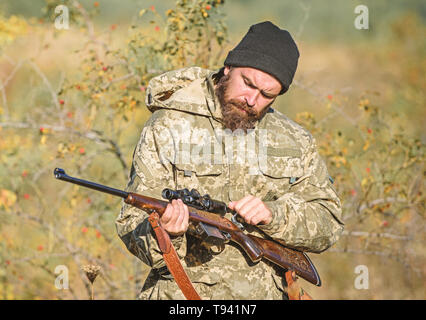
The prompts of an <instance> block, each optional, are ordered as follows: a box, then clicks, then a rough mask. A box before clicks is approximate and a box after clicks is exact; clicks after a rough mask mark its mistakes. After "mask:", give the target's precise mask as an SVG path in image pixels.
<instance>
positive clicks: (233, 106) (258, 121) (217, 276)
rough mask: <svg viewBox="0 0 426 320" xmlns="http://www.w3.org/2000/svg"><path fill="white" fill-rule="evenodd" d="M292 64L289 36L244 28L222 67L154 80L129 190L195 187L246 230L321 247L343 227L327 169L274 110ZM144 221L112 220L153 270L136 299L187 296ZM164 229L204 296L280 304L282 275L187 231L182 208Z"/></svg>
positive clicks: (263, 27) (134, 213)
mask: <svg viewBox="0 0 426 320" xmlns="http://www.w3.org/2000/svg"><path fill="white" fill-rule="evenodd" d="M298 58H299V52H298V49H297V46H296V44H295V42H294V41H293V39H292V37H291V35H290V34H289V33H288V32H287V31H285V30H281V29H280V28H278V27H277V26H275V25H274V24H272V23H271V22H263V23H259V24H256V25H253V26H251V27H250V29H249V31H248V33H247V34H246V35H245V37H244V38H243V39H242V41H241V42H240V43H239V44H238V45H237V46H236V48H235V49H234V50H232V51H230V52H229V54H228V56H227V58H226V60H225V62H224V67H223V68H222V69H220V70H219V71H217V72H214V71H209V70H204V69H201V68H196V67H192V68H185V69H181V70H177V71H171V72H167V73H165V74H163V75H160V76H158V77H156V78H153V79H152V80H151V81H150V83H149V86H148V89H147V98H146V103H147V107H148V108H149V110H150V111H151V112H152V113H153V114H152V116H151V118H150V119H149V120H148V121H147V123H146V124H145V126H144V128H143V131H142V134H141V138H140V141H139V143H138V145H137V147H136V149H135V153H134V157H133V166H132V170H131V173H130V181H129V184H128V188H127V190H128V191H132V192H137V193H141V194H144V195H147V196H151V197H156V198H161V192H162V190H163V189H164V188H172V189H183V188H188V189H192V188H195V189H197V190H198V191H199V192H200V193H201V194H209V195H210V196H211V197H212V198H213V199H216V200H220V201H224V202H226V203H227V204H228V205H229V207H230V208H231V209H233V210H235V211H236V212H237V213H238V214H239V215H240V220H242V221H244V223H245V226H246V227H247V232H250V233H252V234H254V235H258V236H262V233H266V234H268V235H270V236H273V237H274V238H280V239H283V240H284V241H285V242H286V243H287V244H288V245H290V246H292V247H295V248H300V249H303V250H306V251H311V252H322V251H324V250H326V249H327V248H329V247H330V246H331V245H332V244H333V243H334V242H336V241H337V239H338V237H339V236H340V234H341V232H342V230H343V223H342V222H341V220H340V217H341V205H340V201H339V199H338V197H337V195H336V192H335V190H334V188H333V186H332V182H331V181H332V180H331V178H330V176H329V175H328V172H327V168H326V166H325V163H324V161H323V160H322V159H321V158H320V156H319V155H318V152H317V150H316V143H315V140H314V138H313V137H312V136H311V134H310V133H309V132H308V131H306V130H305V129H303V128H302V127H300V126H299V125H297V124H296V123H295V122H293V121H291V120H290V119H288V118H287V117H285V116H284V115H283V114H281V113H279V112H277V111H275V110H274V109H272V108H271V105H272V103H273V102H274V101H275V99H276V97H277V96H278V95H280V94H283V93H285V92H286V91H287V90H288V89H289V86H290V84H291V82H292V79H293V76H294V73H295V71H296V68H297V61H298ZM241 146H245V148H241ZM241 150H242V151H241ZM242 158H244V159H243V160H241V159H242ZM147 216H148V215H147V214H146V213H145V212H143V211H141V210H138V209H136V208H133V207H131V206H129V205H126V204H124V205H123V208H122V211H121V213H120V216H119V217H118V219H117V221H116V225H117V230H118V234H119V235H120V237H121V239H122V240H123V241H124V243H125V244H126V246H127V248H128V249H129V250H130V251H131V252H132V253H133V254H134V255H136V256H137V257H138V258H140V259H141V260H142V261H143V262H144V263H145V264H147V265H148V266H149V267H151V272H150V273H149V275H148V278H147V280H146V282H145V285H144V287H143V289H142V293H141V296H140V297H141V298H143V299H184V296H183V295H182V292H181V291H180V289H179V288H178V286H177V285H176V282H175V281H174V280H173V278H172V277H171V276H170V273H169V272H168V270H167V267H165V263H164V260H163V259H162V255H161V251H160V249H159V247H158V244H157V242H156V239H155V235H154V232H153V230H152V228H151V226H150V224H149V222H148V221H147ZM226 217H228V218H229V216H226ZM160 222H161V225H162V227H163V228H164V229H165V230H166V231H167V232H168V233H169V235H170V236H171V239H172V243H173V245H174V247H175V248H176V250H177V253H178V255H179V257H180V259H181V262H182V264H183V267H184V268H185V271H186V272H187V274H188V276H189V278H190V279H191V281H192V283H193V285H194V287H195V289H196V290H197V292H198V293H199V295H200V296H201V298H203V299H282V298H285V297H286V296H285V282H284V281H283V277H282V276H283V271H282V270H280V269H278V268H276V267H275V266H274V265H272V264H269V263H268V262H264V261H261V262H259V263H251V262H250V261H249V260H248V259H247V258H246V256H245V255H244V254H243V253H242V252H241V250H240V249H239V248H238V247H237V246H234V245H232V244H227V245H225V246H215V245H212V244H209V243H206V242H203V241H201V240H200V239H198V238H196V237H195V236H194V235H193V234H192V233H190V232H187V231H188V227H189V222H188V207H187V206H186V205H185V204H183V203H182V202H181V201H180V200H177V201H176V200H173V201H172V202H171V203H170V204H169V205H168V207H167V209H166V211H165V213H164V215H163V216H162V217H161V220H160Z"/></svg>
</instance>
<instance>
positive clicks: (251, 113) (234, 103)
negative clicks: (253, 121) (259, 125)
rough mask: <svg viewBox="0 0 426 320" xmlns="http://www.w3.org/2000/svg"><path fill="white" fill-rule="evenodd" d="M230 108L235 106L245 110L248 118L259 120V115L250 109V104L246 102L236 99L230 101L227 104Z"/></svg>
mask: <svg viewBox="0 0 426 320" xmlns="http://www.w3.org/2000/svg"><path fill="white" fill-rule="evenodd" d="M226 104H227V105H228V106H233V107H235V108H238V109H241V110H244V111H245V112H246V113H247V115H246V116H247V117H248V118H257V117H258V116H259V113H258V112H257V111H256V110H254V109H253V108H251V107H249V106H248V104H247V103H246V102H245V101H239V100H236V99H230V100H228V101H227V103H226Z"/></svg>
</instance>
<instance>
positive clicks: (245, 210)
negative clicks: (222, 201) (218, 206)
mask: <svg viewBox="0 0 426 320" xmlns="http://www.w3.org/2000/svg"><path fill="white" fill-rule="evenodd" d="M229 208H231V209H232V210H234V211H236V212H237V213H238V214H239V215H240V216H241V217H243V218H244V220H245V222H247V223H248V224H251V225H257V224H268V223H270V222H271V221H272V212H271V211H270V210H269V208H268V207H267V206H266V204H265V203H264V202H263V201H262V200H260V199H259V198H256V197H254V196H252V195H248V196H246V197H244V198H242V199H241V200H238V201H232V202H230V203H229Z"/></svg>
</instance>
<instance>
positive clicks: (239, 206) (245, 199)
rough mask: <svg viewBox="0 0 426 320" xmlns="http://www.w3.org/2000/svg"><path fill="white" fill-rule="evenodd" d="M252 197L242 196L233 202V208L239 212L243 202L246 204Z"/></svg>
mask: <svg viewBox="0 0 426 320" xmlns="http://www.w3.org/2000/svg"><path fill="white" fill-rule="evenodd" d="M252 198H253V196H252V195H248V196H245V197H244V198H242V199H241V200H238V201H237V202H235V203H234V208H235V209H234V210H235V211H237V212H239V211H240V210H241V208H242V207H243V206H244V204H246V203H247V202H248V201H250V200H251V199H252Z"/></svg>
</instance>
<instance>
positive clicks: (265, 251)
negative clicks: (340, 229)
mask: <svg viewBox="0 0 426 320" xmlns="http://www.w3.org/2000/svg"><path fill="white" fill-rule="evenodd" d="M54 176H55V178H56V179H59V180H63V181H66V182H71V183H74V184H77V185H80V186H83V187H86V188H90V189H94V190H97V191H101V192H105V193H108V194H111V195H113V196H118V197H121V198H123V199H124V202H125V203H127V204H129V205H132V206H134V207H136V208H138V209H141V210H144V211H146V212H148V213H152V212H154V211H155V212H157V213H158V215H159V216H160V217H161V215H162V214H163V213H164V211H165V210H166V207H167V205H168V203H169V202H168V201H163V200H159V199H155V198H151V197H147V196H143V195H140V194H137V193H133V192H126V191H123V190H119V189H115V188H111V187H108V186H105V185H101V184H98V183H94V182H91V181H87V180H82V179H78V178H74V177H70V176H68V175H67V174H66V173H65V171H64V170H63V169H60V168H56V169H55V170H54ZM191 192H192V196H193V195H194V193H193V192H194V189H193V190H192V191H191ZM191 192H190V193H189V196H190V197H189V198H188V191H187V190H185V189H184V190H177V191H174V190H171V189H164V190H163V194H162V196H163V197H165V198H168V199H169V200H171V199H176V198H177V197H180V198H181V199H184V200H185V201H184V202H185V203H186V204H187V205H188V206H189V208H188V209H189V220H190V221H191V223H193V224H195V225H196V227H195V231H196V232H198V233H199V234H201V235H204V239H206V240H209V241H213V242H215V241H216V243H227V242H229V241H232V242H234V243H236V244H237V245H239V246H240V247H241V248H242V249H243V250H244V252H245V253H246V254H247V255H248V257H249V258H250V260H251V261H252V262H254V263H256V262H258V261H260V260H262V259H266V260H268V261H270V262H272V263H274V264H275V265H277V266H279V267H281V268H284V269H287V270H293V271H294V272H295V273H296V275H298V276H300V277H301V278H303V279H305V280H307V281H308V282H310V283H312V284H314V285H316V286H318V287H319V286H321V279H320V277H319V275H318V272H317V270H316V269H315V266H314V265H313V263H312V262H311V260H310V259H309V257H308V256H307V255H306V253H304V252H303V251H299V250H296V249H294V248H289V247H286V246H285V244H284V243H283V241H282V240H281V239H275V238H269V239H264V238H261V237H257V236H254V235H251V234H246V233H244V232H243V230H242V225H241V224H240V223H239V222H237V221H236V219H234V218H235V217H236V215H234V217H233V219H231V220H228V219H226V218H224V217H222V216H221V215H218V214H215V213H213V212H209V211H206V210H201V209H200V208H202V209H210V210H213V211H214V210H216V211H220V213H224V212H225V211H226V208H227V206H226V204H224V203H222V202H220V201H216V200H212V199H210V198H209V197H208V196H203V197H200V196H199V194H198V192H197V193H195V197H191ZM195 192H196V191H195ZM206 200H207V201H206ZM209 200H210V202H209ZM200 204H201V205H200ZM224 206H225V207H226V208H224ZM218 208H219V209H218ZM227 209H229V208H227ZM229 210H230V209H229Z"/></svg>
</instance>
